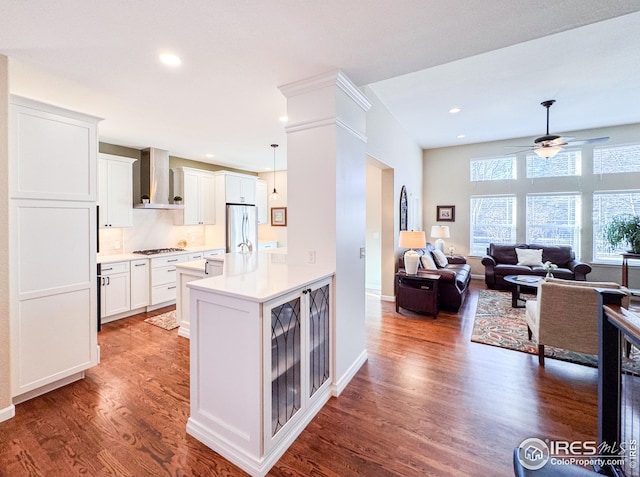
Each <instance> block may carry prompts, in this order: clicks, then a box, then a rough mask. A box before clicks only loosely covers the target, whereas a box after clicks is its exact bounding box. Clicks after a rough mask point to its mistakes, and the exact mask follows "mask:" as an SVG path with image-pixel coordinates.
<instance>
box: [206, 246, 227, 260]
mask: <svg viewBox="0 0 640 477" xmlns="http://www.w3.org/2000/svg"><path fill="white" fill-rule="evenodd" d="M224 253H226V252H225V249H224V248H214V249H212V250H205V251H204V252H203V258H207V257H211V256H213V255H223V254H224Z"/></svg>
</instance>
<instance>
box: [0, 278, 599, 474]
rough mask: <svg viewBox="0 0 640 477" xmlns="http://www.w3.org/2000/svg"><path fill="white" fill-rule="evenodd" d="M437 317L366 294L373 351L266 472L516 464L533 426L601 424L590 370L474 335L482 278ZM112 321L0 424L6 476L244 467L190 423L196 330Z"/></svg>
mask: <svg viewBox="0 0 640 477" xmlns="http://www.w3.org/2000/svg"><path fill="white" fill-rule="evenodd" d="M482 288H484V286H483V285H482V284H481V283H480V282H475V281H474V282H473V286H472V291H471V294H470V296H469V297H468V299H467V302H466V303H465V305H464V306H463V307H462V308H461V310H460V312H459V313H451V312H447V311H442V312H441V313H440V314H439V315H438V318H437V319H433V318H431V317H425V316H420V315H417V314H415V313H411V312H408V311H405V310H401V313H399V314H397V313H395V307H394V305H393V304H392V303H384V302H380V301H379V299H378V298H377V297H375V296H372V295H370V294H368V295H367V331H368V343H367V349H368V356H369V360H368V362H367V363H366V364H365V365H364V366H363V367H362V369H361V370H360V371H359V372H358V373H357V375H356V376H355V377H354V379H353V381H352V382H351V383H350V384H349V386H348V387H347V388H346V389H345V391H344V392H343V393H342V395H341V396H340V397H339V398H332V399H330V400H329V402H328V403H327V405H326V406H325V407H324V408H323V409H322V410H321V411H320V413H319V414H318V416H316V418H315V419H314V420H313V421H312V422H311V423H310V424H309V426H308V427H307V429H305V431H304V432H303V433H302V434H301V435H300V437H299V438H298V439H297V440H296V441H295V442H294V443H293V445H292V446H291V447H290V448H289V450H288V451H287V452H286V453H285V454H284V455H283V457H282V458H281V459H280V461H279V462H278V463H277V464H276V466H275V467H274V468H273V469H272V470H271V472H270V473H269V475H270V476H281V477H295V476H304V477H307V476H314V477H360V476H362V477H385V476H388V477H413V476H415V477H418V476H420V477H422V476H437V477H448V476H451V477H453V476H455V477H464V476H480V475H482V476H509V475H513V472H512V463H511V459H512V451H513V448H514V447H515V446H517V445H518V444H519V443H520V442H521V441H522V440H524V439H525V438H527V437H533V436H536V437H542V438H550V439H554V438H556V439H570V440H587V439H589V440H593V439H595V437H596V400H597V396H596V388H597V385H596V378H597V372H596V370H595V369H592V368H587V367H583V366H579V365H575V364H571V363H565V362H561V361H556V360H553V359H548V360H547V361H546V366H545V367H544V368H541V367H540V366H538V363H537V358H536V357H535V356H532V355H527V354H524V353H518V352H515V351H508V350H504V349H500V348H495V347H491V346H486V345H481V344H477V343H472V342H471V341H470V336H471V332H472V329H473V318H474V314H475V309H476V306H477V297H478V291H479V290H480V289H482ZM163 311H166V310H158V311H157V312H154V313H150V314H141V315H137V316H135V317H131V318H127V319H124V320H119V321H116V322H113V323H109V324H106V325H104V327H103V331H102V332H101V333H100V335H99V343H100V346H101V364H100V365H99V366H97V367H95V368H92V369H91V370H89V371H87V373H86V378H85V379H84V380H82V381H79V382H76V383H73V384H71V385H69V386H66V387H64V388H62V389H59V390H56V391H53V392H51V393H48V394H47V395H45V396H41V397H38V398H35V399H32V400H30V401H27V402H25V403H22V404H19V405H18V406H17V407H16V417H15V418H14V419H11V420H9V421H6V422H4V423H0V477H27V476H28V477H31V476H33V477H39V476H42V477H58V476H60V477H68V476H99V477H103V476H104V477H109V476H110V477H116V476H117V477H120V476H132V477H141V476H176V477H177V476H203V477H205V476H207V477H210V476H229V477H240V476H245V475H246V474H245V473H244V472H242V471H241V470H240V469H238V468H237V467H235V466H234V465H232V464H231V463H229V462H228V461H227V460H225V459H223V458H222V457H220V456H219V455H217V454H216V453H215V452H213V451H212V450H210V449H209V448H207V447H206V446H205V445H203V444H202V443H200V442H198V441H197V440H196V439H193V438H192V437H190V436H188V435H187V434H186V430H185V428H186V421H187V418H188V417H189V341H188V340H185V339H184V338H181V337H178V336H177V333H176V331H175V330H174V331H171V332H169V331H165V330H162V329H160V328H158V327H155V326H152V325H149V324H147V323H144V321H143V320H144V319H145V318H146V317H147V316H150V315H152V314H157V313H161V312H163Z"/></svg>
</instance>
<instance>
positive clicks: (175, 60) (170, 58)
mask: <svg viewBox="0 0 640 477" xmlns="http://www.w3.org/2000/svg"><path fill="white" fill-rule="evenodd" d="M160 61H162V62H163V63H164V64H165V65H167V66H173V67H176V66H180V64H181V63H182V60H181V59H180V57H179V56H177V55H174V54H173V53H162V54H161V55H160Z"/></svg>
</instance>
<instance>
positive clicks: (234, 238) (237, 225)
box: [227, 204, 258, 253]
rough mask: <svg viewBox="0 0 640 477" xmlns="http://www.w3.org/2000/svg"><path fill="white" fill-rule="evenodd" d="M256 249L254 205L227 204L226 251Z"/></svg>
mask: <svg viewBox="0 0 640 477" xmlns="http://www.w3.org/2000/svg"><path fill="white" fill-rule="evenodd" d="M253 251H256V252H257V251H258V214H257V212H256V206H255V205H240V204H227V253H229V252H253Z"/></svg>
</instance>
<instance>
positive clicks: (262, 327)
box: [187, 255, 332, 476]
mask: <svg viewBox="0 0 640 477" xmlns="http://www.w3.org/2000/svg"><path fill="white" fill-rule="evenodd" d="M227 259H229V260H232V259H233V257H230V256H229V255H227ZM225 266H226V265H225ZM269 267H273V265H272V264H270V265H269ZM275 267H276V268H278V267H281V268H282V270H280V269H279V268H278V270H277V271H276V270H273V271H272V272H273V273H278V275H280V272H282V274H283V275H285V274H286V273H285V271H286V270H287V266H286V264H282V265H276V266H275ZM229 268H230V269H232V268H234V266H233V264H230V266H229ZM289 271H291V270H289ZM261 273H265V271H264V269H262V270H258V271H256V277H257V276H261V277H263V279H266V278H265V276H263V275H261ZM224 276H225V277H227V280H226V281H222V280H219V279H215V278H214V279H209V280H202V281H198V282H191V283H190V285H189V294H190V297H191V299H190V310H191V314H190V317H191V320H190V327H191V329H190V333H191V343H190V347H191V391H190V392H191V413H190V416H189V420H188V422H187V432H188V433H189V434H190V435H192V436H194V437H196V438H197V439H199V440H200V441H201V442H203V443H205V444H206V445H207V446H209V447H210V448H211V449H213V450H214V451H216V452H218V453H220V454H221V455H223V456H224V457H225V458H227V459H229V460H230V461H231V462H233V463H235V464H236V465H238V466H239V467H241V468H242V469H243V470H245V471H246V472H248V473H249V474H250V475H256V476H257V475H266V474H267V472H268V470H269V469H270V467H271V466H273V464H274V463H275V462H276V461H277V460H278V458H279V457H280V456H281V455H282V454H283V453H284V452H285V451H286V449H287V448H288V447H289V446H290V445H291V443H292V442H293V441H294V440H295V438H296V437H297V436H298V435H299V434H300V432H302V430H303V429H304V427H305V426H306V425H307V424H308V423H309V422H310V421H311V419H312V418H313V416H314V415H315V414H317V412H318V411H319V410H320V409H321V408H322V406H323V405H324V404H325V403H326V401H327V400H328V399H329V396H330V392H331V389H330V386H331V382H332V375H331V369H332V344H331V343H332V341H331V326H332V325H331V320H332V317H331V308H332V305H331V295H332V292H331V287H332V278H331V277H327V278H322V279H316V280H311V281H307V282H306V284H305V280H302V281H301V282H299V285H297V286H296V288H294V289H293V291H287V289H288V290H291V288H290V287H289V286H287V287H283V288H282V289H281V290H282V291H281V292H280V293H278V292H276V293H275V296H273V297H271V298H267V299H266V301H263V302H260V300H261V299H260V298H259V297H257V296H253V295H246V296H242V295H241V290H249V288H246V285H244V283H245V282H246V280H249V279H254V278H256V277H254V276H251V275H244V276H243V280H239V281H238V283H237V285H238V286H237V289H236V287H235V286H234V283H235V282H234V279H233V276H232V275H229V271H225V272H224ZM277 282H278V280H277V279H276V280H273V282H272V283H273V284H274V286H275V288H276V289H277V288H279V285H277ZM289 285H290V283H289ZM229 287H233V288H231V289H230V288H229ZM251 289H253V288H251ZM255 289H257V290H260V289H261V287H260V286H257V287H255ZM212 382H213V383H215V384H216V385H215V386H213V387H212V386H211V383H212ZM239 402H241V403H242V406H238V403H239Z"/></svg>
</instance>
